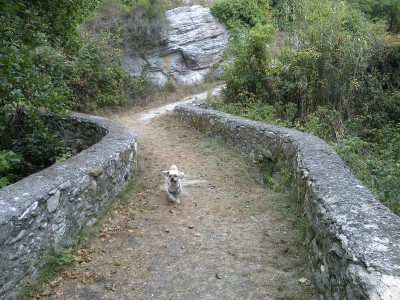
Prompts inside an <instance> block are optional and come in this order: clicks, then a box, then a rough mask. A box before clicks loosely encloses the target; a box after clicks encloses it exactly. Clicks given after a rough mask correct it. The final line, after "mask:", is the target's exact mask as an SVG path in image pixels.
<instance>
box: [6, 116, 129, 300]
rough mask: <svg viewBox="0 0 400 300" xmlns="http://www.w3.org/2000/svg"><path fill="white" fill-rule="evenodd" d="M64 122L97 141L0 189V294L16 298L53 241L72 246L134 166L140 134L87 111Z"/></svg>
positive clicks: (78, 140) (71, 129) (75, 137)
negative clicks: (74, 154)
mask: <svg viewBox="0 0 400 300" xmlns="http://www.w3.org/2000/svg"><path fill="white" fill-rule="evenodd" d="M65 124H69V125H68V126H67V125H66V128H69V129H68V130H69V132H70V136H71V137H73V139H72V140H74V141H75V142H73V143H74V144H75V145H76V144H77V143H78V144H79V145H80V146H79V147H81V146H82V148H87V147H88V145H87V143H86V142H84V141H83V140H85V138H82V135H83V136H84V135H87V136H86V138H87V139H89V138H90V139H91V142H90V143H93V142H97V143H96V144H94V145H93V146H90V147H89V148H87V149H86V150H83V151H82V152H80V153H79V154H77V155H76V156H74V157H72V158H70V159H68V160H66V161H65V162H62V163H59V164H55V165H53V166H51V167H49V168H47V169H45V170H43V171H41V172H38V173H35V174H33V175H31V176H29V177H26V178H24V179H23V180H21V181H19V182H17V183H15V184H12V185H9V186H6V187H5V188H3V189H0V299H13V297H14V296H15V295H16V294H17V293H18V291H19V290H20V289H21V287H22V286H23V285H24V284H25V283H26V282H27V281H28V280H33V279H35V278H36V277H37V276H38V275H39V274H40V267H41V264H42V263H43V261H42V260H40V258H41V257H42V256H43V255H44V256H45V255H46V254H47V253H48V251H49V250H50V246H51V245H52V244H61V245H64V246H68V245H70V244H71V243H73V242H74V240H75V239H76V237H77V235H78V234H79V232H80V231H81V229H82V228H83V227H84V226H86V225H88V226H90V225H92V224H93V223H95V222H96V221H97V220H98V218H99V216H100V215H101V214H102V212H104V211H105V210H106V209H107V208H108V207H109V206H110V205H111V204H112V202H113V200H115V198H116V196H117V195H118V194H120V193H121V192H122V191H123V190H124V189H125V188H126V187H127V185H128V183H129V181H130V179H131V178H132V176H133V173H134V171H135V169H136V160H137V144H136V137H135V135H134V133H132V132H131V131H130V130H129V129H128V128H126V127H124V126H122V125H119V124H117V123H116V122H113V121H110V120H107V119H104V118H100V117H95V116H88V115H83V114H72V115H71V117H70V118H69V122H68V120H67V121H66V123H65ZM68 130H67V131H68ZM77 132H78V135H77V134H76V133H77ZM79 132H81V133H82V135H81V137H79Z"/></svg>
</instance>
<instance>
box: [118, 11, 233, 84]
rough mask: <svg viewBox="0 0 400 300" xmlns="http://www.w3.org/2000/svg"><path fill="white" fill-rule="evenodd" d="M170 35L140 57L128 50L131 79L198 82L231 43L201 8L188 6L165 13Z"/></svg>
mask: <svg viewBox="0 0 400 300" xmlns="http://www.w3.org/2000/svg"><path fill="white" fill-rule="evenodd" d="M165 15H166V18H167V21H168V30H167V35H166V37H165V39H164V40H163V42H162V43H161V46H159V47H157V48H155V49H151V50H148V51H147V53H146V54H144V55H139V54H138V53H137V52H135V51H134V50H132V49H127V50H126V54H125V63H126V65H127V68H128V71H129V73H130V74H131V76H135V77H137V76H141V75H143V76H146V77H148V78H149V79H150V80H151V81H152V82H154V83H158V84H161V85H162V84H164V83H165V82H166V81H167V80H168V78H171V79H174V80H175V81H176V82H177V83H187V84H190V83H198V82H202V81H203V80H204V77H205V75H206V74H207V73H208V71H209V69H210V67H211V66H212V65H213V64H214V63H216V62H218V61H219V60H220V59H221V56H222V52H223V50H224V49H225V47H226V46H227V44H228V42H229V36H228V32H227V30H226V29H225V27H224V25H222V24H220V23H218V22H217V21H216V19H215V18H214V17H213V16H212V15H211V13H210V9H209V8H208V7H207V8H205V7H202V6H200V5H194V6H191V7H189V6H184V7H178V8H175V9H172V10H169V11H167V12H166V13H165Z"/></svg>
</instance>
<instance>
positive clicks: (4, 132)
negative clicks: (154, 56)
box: [0, 0, 157, 182]
mask: <svg viewBox="0 0 400 300" xmlns="http://www.w3.org/2000/svg"><path fill="white" fill-rule="evenodd" d="M98 2H99V1H97V0H79V1H63V0H56V1H50V2H49V1H47V2H46V1H44V2H43V1H42V2H40V1H39V2H38V1H12V0H7V1H3V2H1V3H0V33H1V35H2V39H1V40H0V72H1V74H0V75H1V76H0V136H1V137H2V138H1V140H0V151H1V150H4V151H13V152H15V153H17V154H18V155H19V156H20V157H21V159H20V161H19V162H18V163H14V164H13V165H12V166H11V167H10V168H8V169H7V170H6V171H2V176H3V178H6V177H7V178H8V180H9V181H10V182H15V181H17V180H19V179H20V178H22V177H23V176H26V175H29V174H31V173H33V172H37V171H39V170H41V169H43V168H45V167H47V166H49V165H51V164H53V163H54V162H56V161H58V160H59V159H61V160H62V159H65V158H67V157H69V156H70V155H71V154H74V153H73V151H72V150H71V149H69V148H67V147H65V145H64V143H63V141H62V132H59V129H60V128H58V125H57V123H58V120H59V119H60V118H62V117H64V116H65V113H66V111H67V109H74V110H78V111H84V112H90V111H93V110H96V109H100V108H104V107H112V108H115V107H119V106H121V105H122V104H125V103H129V102H131V101H129V100H132V101H134V100H135V99H136V98H135V97H143V95H146V93H147V91H148V89H149V84H148V82H147V81H146V80H144V79H142V78H139V79H133V78H130V77H129V75H128V74H127V73H126V71H125V70H124V69H123V66H122V51H121V50H120V47H121V44H122V40H121V37H123V35H121V34H119V32H118V28H116V29H115V32H114V33H113V32H111V33H110V32H105V31H100V32H91V34H88V31H84V30H83V31H80V32H79V30H78V25H79V24H80V23H81V22H82V21H83V20H84V18H85V17H86V16H87V15H88V13H90V12H91V11H92V10H93V9H94V8H95V6H96V5H97V3H98ZM108 2H110V1H108ZM136 2H137V4H138V5H139V4H140V5H142V4H144V2H145V1H136ZM139 2H140V3H139ZM148 2H149V3H152V4H153V2H157V1H148ZM149 5H151V4H149ZM121 7H123V9H124V10H123V12H124V13H128V12H129V9H127V8H126V7H127V6H123V5H122V4H121V5H120V8H121ZM106 12H107V11H106ZM103 17H105V18H108V17H109V16H108V15H107V14H105V15H103ZM83 28H84V29H87V28H88V27H87V26H83ZM78 33H79V34H78ZM5 172H6V173H5ZM3 182H6V181H5V179H4V180H3Z"/></svg>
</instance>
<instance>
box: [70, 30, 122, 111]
mask: <svg viewBox="0 0 400 300" xmlns="http://www.w3.org/2000/svg"><path fill="white" fill-rule="evenodd" d="M81 39H82V44H81V46H80V47H79V50H78V51H77V52H76V54H75V56H73V57H72V58H71V60H70V61H69V62H68V70H67V71H68V73H67V75H66V77H67V78H66V79H67V82H68V85H69V86H70V88H71V90H72V92H73V99H74V101H73V102H74V103H73V105H71V107H72V108H73V109H74V110H78V111H85V112H90V111H94V110H96V109H98V108H103V107H118V106H120V105H121V104H122V103H123V102H124V101H125V100H126V94H125V88H124V87H125V84H127V83H128V81H129V77H128V75H127V74H126V72H125V71H124V69H123V67H122V64H121V52H120V51H119V50H118V48H117V46H116V45H117V44H118V43H119V40H118V39H117V38H116V37H115V36H114V35H112V34H110V33H99V34H96V35H87V34H85V33H82V35H81Z"/></svg>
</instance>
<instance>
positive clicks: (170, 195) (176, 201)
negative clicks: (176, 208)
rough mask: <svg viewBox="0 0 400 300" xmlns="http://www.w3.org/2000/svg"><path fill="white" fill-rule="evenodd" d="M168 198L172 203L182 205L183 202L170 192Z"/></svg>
mask: <svg viewBox="0 0 400 300" xmlns="http://www.w3.org/2000/svg"><path fill="white" fill-rule="evenodd" d="M168 198H169V200H171V201H172V202H175V203H177V204H180V203H181V201H180V200H179V199H178V197H175V196H174V195H172V194H171V193H169V192H168Z"/></svg>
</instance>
